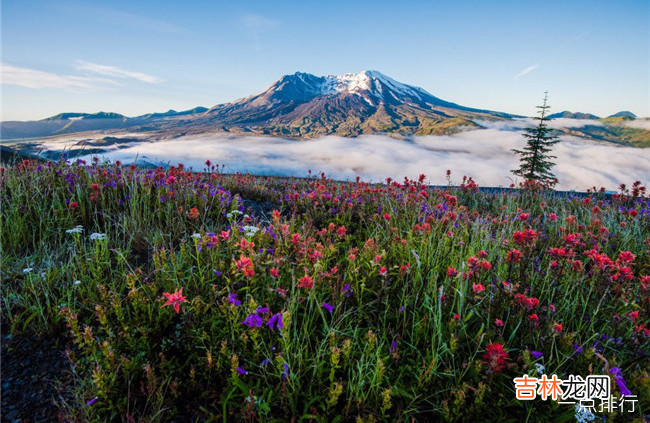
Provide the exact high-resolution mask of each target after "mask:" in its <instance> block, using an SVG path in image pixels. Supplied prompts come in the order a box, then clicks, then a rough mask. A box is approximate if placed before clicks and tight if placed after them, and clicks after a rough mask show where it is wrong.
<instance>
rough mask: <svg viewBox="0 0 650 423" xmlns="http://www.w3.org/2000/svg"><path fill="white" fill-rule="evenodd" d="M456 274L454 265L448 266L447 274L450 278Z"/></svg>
mask: <svg viewBox="0 0 650 423" xmlns="http://www.w3.org/2000/svg"><path fill="white" fill-rule="evenodd" d="M457 275H458V271H457V270H456V268H455V267H448V268H447V276H449V277H450V278H453V277H454V276H457Z"/></svg>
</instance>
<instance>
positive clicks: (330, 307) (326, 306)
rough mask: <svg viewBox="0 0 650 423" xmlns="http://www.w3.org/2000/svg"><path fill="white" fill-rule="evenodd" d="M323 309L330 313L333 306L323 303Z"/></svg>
mask: <svg viewBox="0 0 650 423" xmlns="http://www.w3.org/2000/svg"><path fill="white" fill-rule="evenodd" d="M323 307H325V308H326V309H327V311H329V312H330V313H332V312H333V311H334V306H333V305H331V304H327V303H323Z"/></svg>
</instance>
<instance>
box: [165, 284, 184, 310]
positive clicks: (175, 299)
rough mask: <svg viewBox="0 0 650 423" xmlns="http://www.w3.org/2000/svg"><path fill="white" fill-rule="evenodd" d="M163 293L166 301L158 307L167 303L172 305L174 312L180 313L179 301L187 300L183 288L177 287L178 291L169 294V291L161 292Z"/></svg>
mask: <svg viewBox="0 0 650 423" xmlns="http://www.w3.org/2000/svg"><path fill="white" fill-rule="evenodd" d="M163 295H164V296H165V298H167V302H166V303H165V304H163V305H162V306H161V307H160V308H163V307H167V306H168V305H171V306H173V307H174V311H175V312H176V313H180V311H181V310H180V308H181V303H186V302H187V299H186V298H187V297H184V296H183V288H181V289H179V290H178V291H176V292H174V293H173V294H170V293H169V292H163Z"/></svg>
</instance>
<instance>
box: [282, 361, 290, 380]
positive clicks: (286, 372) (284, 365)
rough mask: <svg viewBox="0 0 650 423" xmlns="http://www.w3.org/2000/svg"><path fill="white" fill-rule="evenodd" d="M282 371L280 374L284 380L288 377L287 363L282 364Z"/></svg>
mask: <svg viewBox="0 0 650 423" xmlns="http://www.w3.org/2000/svg"><path fill="white" fill-rule="evenodd" d="M283 367H284V371H283V372H282V379H283V380H284V379H286V378H288V377H289V365H288V364H287V363H284V364H283Z"/></svg>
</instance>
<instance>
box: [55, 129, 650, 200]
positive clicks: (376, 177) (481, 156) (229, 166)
mask: <svg viewBox="0 0 650 423" xmlns="http://www.w3.org/2000/svg"><path fill="white" fill-rule="evenodd" d="M561 139H562V142H560V143H559V144H556V145H555V148H554V150H553V155H555V156H557V159H556V160H555V162H556V164H557V165H556V167H555V168H554V172H555V174H556V175H557V177H558V178H559V180H560V183H559V185H558V187H557V188H558V189H563V190H572V189H575V190H582V191H584V190H586V189H587V188H591V187H593V186H597V187H601V186H603V187H605V188H608V189H612V190H615V189H616V188H617V187H618V185H620V184H621V183H626V184H630V183H631V182H633V181H635V180H641V181H642V182H644V183H647V182H649V181H650V149H637V148H627V147H618V146H611V145H605V144H596V143H592V142H587V141H584V140H580V139H578V138H575V137H570V136H563V137H562V138H561ZM524 142H525V141H524V139H523V137H522V136H521V132H520V131H515V130H503V129H483V130H475V131H470V132H464V133H461V134H456V135H450V136H426V137H412V138H408V139H406V140H395V139H392V138H389V137H386V136H381V135H371V136H363V137H360V138H354V139H351V138H342V137H335V136H328V137H323V138H320V139H316V140H306V141H294V140H286V139H280V138H267V137H235V136H228V135H226V134H210V135H204V136H188V137H182V138H177V139H174V140H161V141H157V142H139V143H136V144H133V145H131V146H130V147H128V148H123V149H119V150H113V151H108V152H107V153H106V154H104V155H103V157H104V158H108V159H111V160H121V161H122V162H124V163H130V162H134V161H135V160H136V159H137V160H139V161H141V162H149V163H154V164H172V165H175V164H176V163H179V162H182V163H184V164H185V165H186V166H191V167H192V168H193V169H195V170H202V169H204V167H205V166H204V162H205V160H207V159H210V160H211V161H212V162H213V163H218V164H223V165H225V171H226V172H250V173H255V174H264V175H283V176H291V175H293V176H306V175H307V173H308V170H311V171H312V172H314V173H317V172H325V174H326V175H327V176H329V177H332V178H336V179H344V180H345V179H353V178H355V177H356V176H360V177H361V178H362V179H364V180H368V181H374V182H380V181H383V180H385V178H387V177H391V178H394V179H398V180H401V179H402V178H403V177H404V176H408V177H410V178H415V177H417V176H418V175H419V174H421V173H424V174H426V175H427V176H428V180H429V183H431V184H436V185H437V184H446V180H445V172H446V170H447V169H450V170H451V171H452V178H453V181H454V183H460V180H461V179H462V176H463V175H468V176H472V177H474V179H475V180H476V181H477V183H478V184H479V185H482V186H505V187H507V186H509V185H510V184H511V183H512V182H513V181H514V180H513V175H512V174H511V172H510V171H511V170H512V169H515V168H517V167H518V157H517V156H516V155H515V154H514V153H512V151H511V149H513V148H521V147H522V146H523V145H524ZM69 147H70V146H69ZM50 148H52V146H50ZM57 148H61V145H60V144H59V146H58V147H57ZM84 158H85V159H87V160H89V159H90V158H91V157H90V156H86V157H84Z"/></svg>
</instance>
